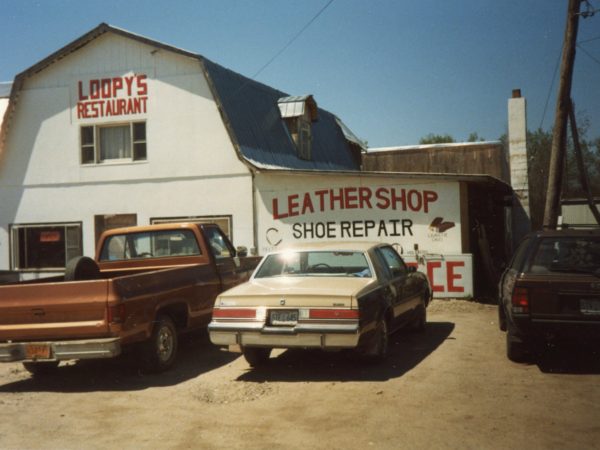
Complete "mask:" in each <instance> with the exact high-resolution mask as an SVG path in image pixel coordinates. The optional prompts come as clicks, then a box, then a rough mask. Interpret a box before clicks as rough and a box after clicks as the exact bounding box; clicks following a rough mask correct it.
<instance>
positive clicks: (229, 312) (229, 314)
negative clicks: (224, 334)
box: [213, 308, 256, 319]
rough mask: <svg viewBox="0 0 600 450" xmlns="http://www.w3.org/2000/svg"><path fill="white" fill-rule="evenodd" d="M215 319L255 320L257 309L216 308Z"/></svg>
mask: <svg viewBox="0 0 600 450" xmlns="http://www.w3.org/2000/svg"><path fill="white" fill-rule="evenodd" d="M213 318H215V319H255V318H256V309H254V308H214V309H213Z"/></svg>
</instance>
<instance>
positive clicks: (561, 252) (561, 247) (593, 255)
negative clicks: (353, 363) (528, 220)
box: [530, 236, 600, 274]
mask: <svg viewBox="0 0 600 450" xmlns="http://www.w3.org/2000/svg"><path fill="white" fill-rule="evenodd" d="M530 271H531V272H532V273H548V272H568V273H591V274H597V273H599V271H600V236H597V237H595V236H594V237H592V236H589V237H587V236H586V237H564V238H562V237H561V238H545V239H543V240H542V241H541V242H540V245H539V246H538V248H537V250H536V252H535V254H534V256H533V258H532V260H531V265H530Z"/></svg>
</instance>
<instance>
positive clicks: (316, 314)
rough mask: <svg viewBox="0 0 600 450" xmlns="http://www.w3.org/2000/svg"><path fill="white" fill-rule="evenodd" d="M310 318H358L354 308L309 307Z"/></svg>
mask: <svg viewBox="0 0 600 450" xmlns="http://www.w3.org/2000/svg"><path fill="white" fill-rule="evenodd" d="M308 317H309V318H310V319H358V317H359V316H358V310H356V309H311V310H310V312H309V315H308Z"/></svg>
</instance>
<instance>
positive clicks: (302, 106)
mask: <svg viewBox="0 0 600 450" xmlns="http://www.w3.org/2000/svg"><path fill="white" fill-rule="evenodd" d="M277 105H278V106H279V111H280V112H281V118H282V119H283V120H284V122H285V124H286V126H287V129H288V131H289V133H290V136H291V137H292V140H293V141H294V143H295V144H296V149H297V151H298V157H299V158H301V159H305V160H310V159H312V145H311V144H312V127H311V124H312V122H315V121H317V119H318V114H317V103H316V102H315V100H314V99H313V97H312V95H304V96H301V97H283V98H280V99H279V100H278V101H277Z"/></svg>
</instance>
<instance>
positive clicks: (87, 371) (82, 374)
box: [0, 331, 239, 392]
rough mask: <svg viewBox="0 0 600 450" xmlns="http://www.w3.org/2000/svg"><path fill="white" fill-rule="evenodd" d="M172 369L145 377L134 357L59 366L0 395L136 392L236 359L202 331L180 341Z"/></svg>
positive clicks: (2, 387)
mask: <svg viewBox="0 0 600 450" xmlns="http://www.w3.org/2000/svg"><path fill="white" fill-rule="evenodd" d="M178 353H179V354H178V357H177V361H176V363H175V366H174V367H173V368H172V369H171V370H169V371H168V372H165V373H161V374H146V373H143V372H142V371H141V370H140V369H139V362H138V360H137V358H135V357H134V356H133V355H128V354H125V355H121V356H120V357H118V358H115V359H110V360H88V361H79V362H77V363H75V364H69V365H62V364H61V365H60V366H59V367H58V369H57V370H56V371H55V372H52V373H51V374H45V375H42V376H36V377H28V378H26V379H23V380H19V381H15V382H12V383H7V384H4V385H0V392H91V391H135V390H142V389H147V388H149V387H157V386H172V385H176V384H179V383H182V382H184V381H187V380H189V379H192V378H195V377H197V376H199V375H201V374H203V373H206V372H209V371H211V370H213V369H216V368H218V367H221V366H223V365H226V364H229V363H230V362H231V361H233V360H234V359H236V358H238V357H239V355H238V354H235V353H229V352H226V351H222V350H220V349H218V348H217V347H215V346H214V345H212V344H211V342H210V340H209V338H208V333H206V332H205V331H203V332H197V333H192V334H187V335H184V336H181V337H180V341H179V352H178Z"/></svg>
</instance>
